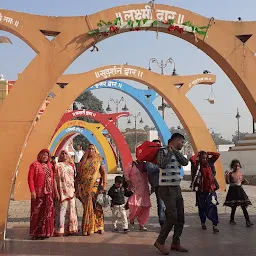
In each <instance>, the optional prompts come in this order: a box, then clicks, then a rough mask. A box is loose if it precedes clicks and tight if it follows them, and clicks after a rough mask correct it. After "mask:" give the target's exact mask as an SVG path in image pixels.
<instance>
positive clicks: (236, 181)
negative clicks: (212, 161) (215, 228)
mask: <svg viewBox="0 0 256 256" xmlns="http://www.w3.org/2000/svg"><path fill="white" fill-rule="evenodd" d="M230 168H231V170H232V171H231V172H228V171H226V173H225V175H226V182H227V184H230V186H229V190H228V194H227V197H226V201H225V203H224V205H225V206H229V207H231V215H230V222H229V223H230V224H232V225H236V222H235V220H234V217H235V212H236V208H237V206H241V208H242V210H243V213H244V217H245V220H246V227H251V226H252V225H253V223H251V221H250V218H249V215H248V212H247V209H246V208H247V206H248V205H251V204H252V203H251V202H250V200H249V198H248V196H247V195H246V193H245V191H244V189H243V187H242V184H249V182H248V181H247V180H245V179H243V175H242V172H241V170H240V168H241V164H240V161H239V160H236V159H234V160H232V162H231V164H230Z"/></svg>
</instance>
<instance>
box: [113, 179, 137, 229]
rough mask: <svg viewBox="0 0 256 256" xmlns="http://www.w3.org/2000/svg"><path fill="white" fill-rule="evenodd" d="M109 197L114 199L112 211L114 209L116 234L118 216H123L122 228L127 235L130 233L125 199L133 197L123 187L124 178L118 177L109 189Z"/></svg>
mask: <svg viewBox="0 0 256 256" xmlns="http://www.w3.org/2000/svg"><path fill="white" fill-rule="evenodd" d="M108 195H109V196H110V197H111V198H112V202H111V209H112V218H113V220H112V222H113V226H114V230H113V231H114V232H117V231H118V229H117V220H118V215H119V214H120V215H121V220H122V227H123V230H124V232H125V233H127V232H129V231H130V230H129V229H128V219H127V215H126V210H125V199H124V197H125V196H126V197H130V196H131V195H132V192H131V191H128V190H127V189H125V188H124V187H123V177H122V176H116V177H115V184H114V185H113V186H112V187H111V188H110V189H109V191H108Z"/></svg>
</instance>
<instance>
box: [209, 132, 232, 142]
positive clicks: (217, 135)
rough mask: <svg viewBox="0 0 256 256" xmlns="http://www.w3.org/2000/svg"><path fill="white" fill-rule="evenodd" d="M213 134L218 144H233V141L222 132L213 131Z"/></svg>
mask: <svg viewBox="0 0 256 256" xmlns="http://www.w3.org/2000/svg"><path fill="white" fill-rule="evenodd" d="M211 135H212V138H213V140H214V142H215V144H216V145H222V144H232V141H230V140H228V139H225V138H223V137H222V135H221V133H216V132H214V131H212V133H211Z"/></svg>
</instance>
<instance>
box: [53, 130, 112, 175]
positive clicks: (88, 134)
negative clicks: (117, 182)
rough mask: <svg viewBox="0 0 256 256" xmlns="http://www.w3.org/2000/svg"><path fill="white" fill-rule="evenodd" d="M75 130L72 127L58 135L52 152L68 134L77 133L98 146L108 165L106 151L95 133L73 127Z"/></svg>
mask: <svg viewBox="0 0 256 256" xmlns="http://www.w3.org/2000/svg"><path fill="white" fill-rule="evenodd" d="M72 128H73V129H71V127H69V128H66V129H64V130H63V131H62V132H60V133H59V134H58V136H57V137H56V138H55V140H54V141H53V143H52V145H51V147H50V152H51V153H53V150H54V148H55V147H56V145H57V144H58V143H59V141H61V140H62V139H63V138H64V137H65V136H66V135H67V134H70V133H76V134H81V135H83V136H84V137H86V138H87V139H88V140H89V141H90V143H92V144H94V145H95V146H96V148H97V149H98V150H99V153H100V155H101V156H102V157H103V158H104V163H106V156H105V154H104V151H103V149H102V147H101V145H100V143H99V142H98V140H97V138H96V137H95V136H94V135H93V133H92V132H91V131H89V130H87V129H84V128H81V127H76V126H74V127H72ZM106 171H108V165H107V164H106Z"/></svg>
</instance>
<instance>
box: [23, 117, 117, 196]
mask: <svg viewBox="0 0 256 256" xmlns="http://www.w3.org/2000/svg"><path fill="white" fill-rule="evenodd" d="M81 127H82V128H84V129H86V130H89V131H91V132H92V133H93V135H94V136H95V137H96V139H97V140H98V142H99V144H100V145H101V147H102V149H103V153H104V155H105V157H106V158H105V160H106V162H107V165H108V170H109V173H113V172H116V168H117V166H116V159H115V156H114V154H113V152H112V148H111V146H110V145H109V143H108V141H107V139H106V137H105V136H104V135H103V134H102V131H103V129H104V126H103V125H101V124H97V123H87V122H85V121H81V120H71V121H67V122H65V123H64V124H62V125H61V126H60V127H59V129H58V130H57V132H56V133H55V135H54V136H53V138H52V140H51V143H50V145H49V149H50V150H51V151H55V150H56V149H57V146H58V144H59V143H60V139H59V134H62V135H61V136H60V137H62V136H63V133H62V132H63V131H65V132H64V135H65V134H67V133H77V132H79V133H80V132H81V133H82V128H81ZM27 194H28V193H27Z"/></svg>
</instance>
